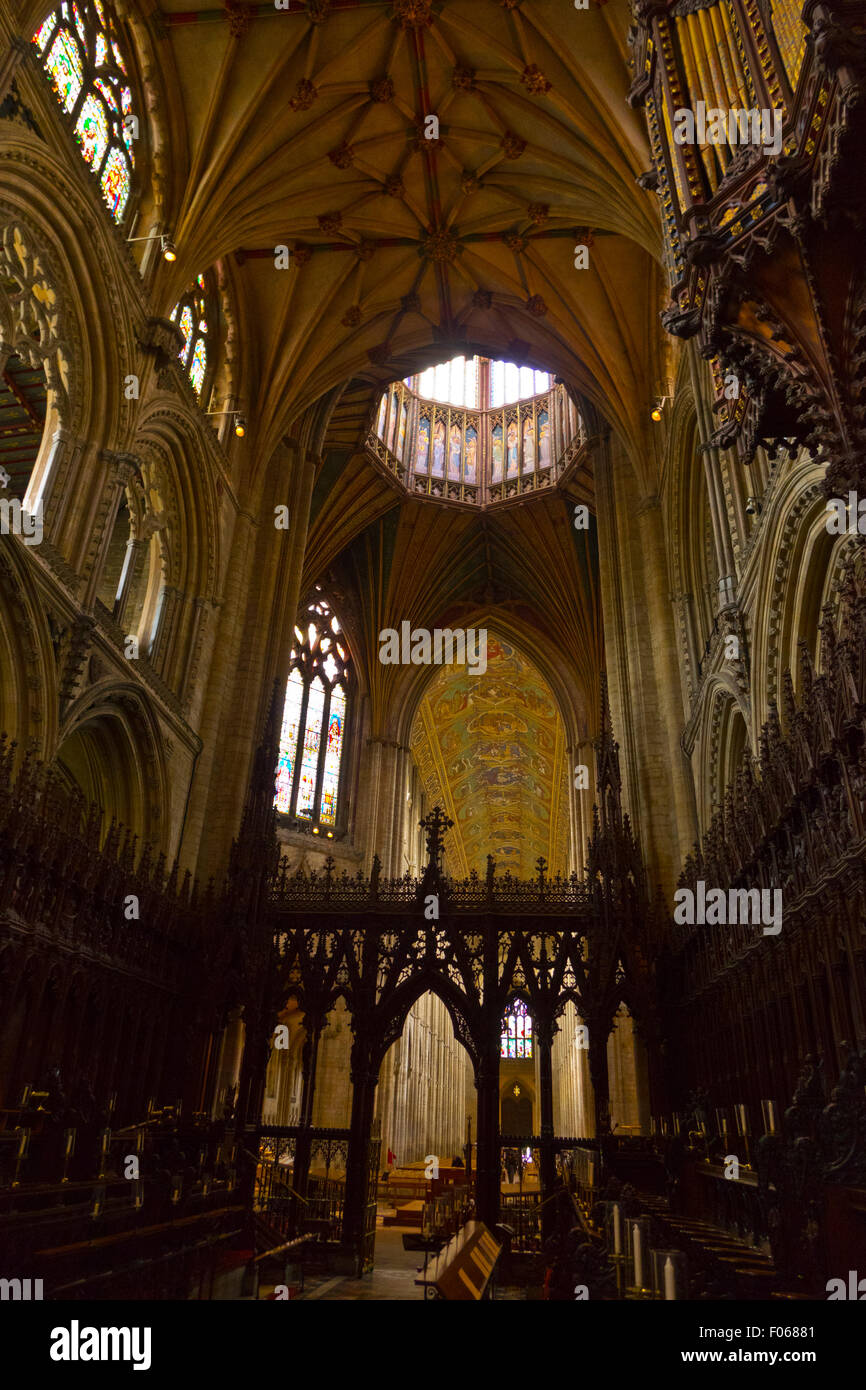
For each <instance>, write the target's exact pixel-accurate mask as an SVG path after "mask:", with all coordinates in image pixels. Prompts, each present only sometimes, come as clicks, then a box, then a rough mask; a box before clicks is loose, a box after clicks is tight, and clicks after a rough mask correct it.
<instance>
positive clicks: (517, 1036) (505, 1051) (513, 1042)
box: [499, 999, 532, 1061]
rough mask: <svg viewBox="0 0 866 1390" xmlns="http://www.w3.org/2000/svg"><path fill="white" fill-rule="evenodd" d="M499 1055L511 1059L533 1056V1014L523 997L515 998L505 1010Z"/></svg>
mask: <svg viewBox="0 0 866 1390" xmlns="http://www.w3.org/2000/svg"><path fill="white" fill-rule="evenodd" d="M499 1055H500V1057H504V1058H507V1059H508V1060H509V1061H517V1060H524V1059H526V1060H528V1059H529V1058H531V1057H532V1016H531V1014H530V1012H529V1010H528V1009H527V1007H526V1005H525V1004H524V1002H523V1000H522V999H513V1000H512V1001H511V1003H510V1004H509V1005H508V1008H507V1009H506V1010H505V1016H504V1018H503V1020H502V1037H501V1046H500V1050H499Z"/></svg>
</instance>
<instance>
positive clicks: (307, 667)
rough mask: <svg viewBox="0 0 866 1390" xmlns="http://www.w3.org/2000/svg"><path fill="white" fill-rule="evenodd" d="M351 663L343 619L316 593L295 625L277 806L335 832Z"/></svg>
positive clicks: (277, 785)
mask: <svg viewBox="0 0 866 1390" xmlns="http://www.w3.org/2000/svg"><path fill="white" fill-rule="evenodd" d="M350 668H351V657H350V655H349V649H348V647H347V646H346V640H345V637H344V635H343V632H342V629H341V627H340V622H339V619H338V618H337V616H336V614H335V613H334V612H333V611H332V610H331V608H330V606H329V605H328V604H327V603H326V602H325V600H324V599H322V598H319V597H316V598H315V599H314V600H313V601H312V602H311V603H308V604H307V605H305V607H304V608H303V609H302V610H301V614H300V615H299V618H298V624H297V626H296V627H295V645H294V646H293V648H292V652H291V667H290V671H289V680H288V685H287V687H286V702H285V706H284V709H283V726H282V732H281V736H280V754H279V762H278V764H277V782H276V788H277V795H276V799H275V805H276V808H277V810H278V811H281V812H283V814H285V815H288V816H291V817H292V818H293V819H295V820H298V821H301V822H305V823H307V824H309V825H310V826H311V827H312V828H313V829H318V828H319V827H320V826H321V827H323V828H325V830H326V832H327V831H331V832H332V833H333V829H334V827H335V826H336V825H337V816H338V811H339V810H340V807H341V796H342V789H343V761H344V753H345V748H346V718H347V715H348V712H349V686H350V679H351V676H350Z"/></svg>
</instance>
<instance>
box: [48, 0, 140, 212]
mask: <svg viewBox="0 0 866 1390" xmlns="http://www.w3.org/2000/svg"><path fill="white" fill-rule="evenodd" d="M32 42H33V43H34V44H35V46H36V49H37V51H38V53H39V54H40V56H41V58H42V63H43V66H44V68H45V71H46V72H47V73H48V76H49V77H50V78H51V85H52V87H53V88H54V92H55V95H56V97H57V100H58V101H59V102H60V105H61V106H62V107H63V110H64V111H65V112H66V113H67V115H68V116H69V117H70V118H71V121H72V129H73V132H74V134H75V139H76V140H77V142H78V144H79V146H80V148H81V153H82V156H83V158H84V159H85V161H86V163H87V164H88V165H89V166H90V168H91V169H92V171H93V173H94V175H95V176H96V177H97V178H98V180H99V188H100V191H101V193H102V196H103V198H104V199H105V202H106V203H107V204H108V207H109V209H110V211H111V215H112V217H113V218H114V220H115V222H122V221H123V216H124V212H125V210H126V205H127V203H128V201H129V193H130V189H131V188H132V170H133V168H134V165H135V151H134V144H135V141H134V139H133V129H134V125H133V122H132V121H130V123H129V125H128V126H124V123H123V122H124V119H125V117H127V116H131V115H132V90H131V88H130V87H129V85H128V78H127V67H126V63H125V61H124V58H123V54H122V52H121V48H120V44H119V42H118V34H117V23H116V20H115V18H114V14H113V12H112V11H111V9H110V7H109V6H108V4H107V3H105V4H104V3H103V0H75V2H74V3H70V0H63V3H62V4H61V5H60V7H59V8H58V9H56V10H55V11H54V13H53V14H52V15H49V17H48V19H46V21H45V23H44V24H43V25H42V26H41V27H40V28H39V29H38V30H37V32H36V33H35V34H34V35H33V40H32Z"/></svg>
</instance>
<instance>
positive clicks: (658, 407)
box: [650, 396, 673, 424]
mask: <svg viewBox="0 0 866 1390" xmlns="http://www.w3.org/2000/svg"><path fill="white" fill-rule="evenodd" d="M670 400H673V396H659V398H658V400H657V401H656V403H655V405H654V406H653V408H652V410H651V411H650V419H651V420H655V422H656V424H658V422H659V420H660V419H661V418H662V411H663V410H664V408H665V406H666V405H667V403H668V401H670Z"/></svg>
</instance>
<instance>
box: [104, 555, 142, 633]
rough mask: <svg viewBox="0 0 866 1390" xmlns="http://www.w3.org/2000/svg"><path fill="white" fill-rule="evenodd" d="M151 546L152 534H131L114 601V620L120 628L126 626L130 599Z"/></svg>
mask: <svg viewBox="0 0 866 1390" xmlns="http://www.w3.org/2000/svg"><path fill="white" fill-rule="evenodd" d="M149 546H150V536H147V538H144V537H142V536H138V537H134V536H131V537H130V538H129V540H128V541H127V542H126V555H125V557H124V561H123V569H122V570H121V574H120V584H119V585H118V591H117V597H116V599H115V602H114V613H113V615H112V616H113V618H114V621H115V622H116V623H117V625H118V627H120V628H124V624H125V622H126V615H127V613H128V611H129V600H130V597H131V595H132V592H133V590H134V588H135V586H136V584H137V583H138V581H139V578H140V576H141V570H142V566H143V565H144V563H145V561H146V559H147V552H148V548H149ZM124 630H125V628H124Z"/></svg>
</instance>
